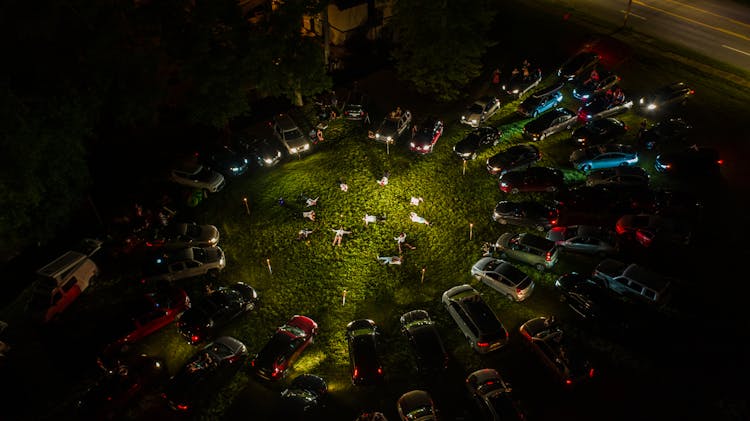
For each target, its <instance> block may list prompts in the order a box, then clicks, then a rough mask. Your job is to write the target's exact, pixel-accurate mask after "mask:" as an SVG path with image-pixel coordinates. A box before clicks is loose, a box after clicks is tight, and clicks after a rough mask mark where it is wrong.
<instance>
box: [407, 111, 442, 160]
mask: <svg viewBox="0 0 750 421" xmlns="http://www.w3.org/2000/svg"><path fill="white" fill-rule="evenodd" d="M442 135H443V122H442V120H440V119H438V118H437V117H428V118H426V119H424V120H422V121H421V122H420V123H418V124H415V125H414V127H413V130H412V138H411V142H409V149H411V151H412V152H416V153H420V154H426V153H430V152H432V149H433V148H434V147H435V144H436V143H437V141H438V140H439V139H440V136H442Z"/></svg>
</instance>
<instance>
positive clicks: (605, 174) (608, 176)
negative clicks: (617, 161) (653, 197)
mask: <svg viewBox="0 0 750 421" xmlns="http://www.w3.org/2000/svg"><path fill="white" fill-rule="evenodd" d="M650 180H651V176H650V175H649V173H648V172H646V170H644V169H643V168H641V167H613V168H602V169H600V170H594V171H591V172H589V173H588V174H587V175H586V185H587V186H617V187H623V188H627V187H633V188H639V189H645V188H647V187H648V185H649V181H650Z"/></svg>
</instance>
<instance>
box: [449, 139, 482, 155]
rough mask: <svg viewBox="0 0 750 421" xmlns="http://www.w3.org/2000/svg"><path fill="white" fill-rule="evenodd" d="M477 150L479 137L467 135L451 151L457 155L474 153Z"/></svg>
mask: <svg viewBox="0 0 750 421" xmlns="http://www.w3.org/2000/svg"><path fill="white" fill-rule="evenodd" d="M477 149H479V137H478V136H474V135H469V136H467V137H465V138H463V139H461V140H459V141H458V143H456V145H455V146H453V150H454V151H456V153H458V154H468V153H474V152H476V150H477Z"/></svg>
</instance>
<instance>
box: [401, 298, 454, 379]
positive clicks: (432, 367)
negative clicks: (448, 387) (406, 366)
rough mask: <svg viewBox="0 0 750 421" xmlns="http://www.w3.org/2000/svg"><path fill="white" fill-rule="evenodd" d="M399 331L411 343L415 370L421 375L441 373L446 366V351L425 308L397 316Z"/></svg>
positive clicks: (447, 358) (447, 360)
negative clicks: (415, 364) (399, 325)
mask: <svg viewBox="0 0 750 421" xmlns="http://www.w3.org/2000/svg"><path fill="white" fill-rule="evenodd" d="M399 322H400V323H401V333H403V334H404V336H406V338H407V340H408V341H409V345H411V348H412V351H413V354H414V358H415V360H416V363H417V371H418V372H419V373H420V374H423V375H438V374H442V373H443V372H444V371H445V370H446V369H447V368H448V362H449V357H448V351H446V350H445V345H443V339H442V338H441V336H440V332H438V329H437V325H436V324H435V322H433V321H432V319H431V318H430V314H429V313H428V312H427V311H426V310H411V311H407V312H406V313H404V314H402V315H401V317H400V318H399Z"/></svg>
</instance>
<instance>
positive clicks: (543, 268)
mask: <svg viewBox="0 0 750 421" xmlns="http://www.w3.org/2000/svg"><path fill="white" fill-rule="evenodd" d="M534 267H535V268H536V270H538V271H539V272H544V270H545V269H546V268H545V267H544V265H543V264H541V263H537V264H536V265H534Z"/></svg>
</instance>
